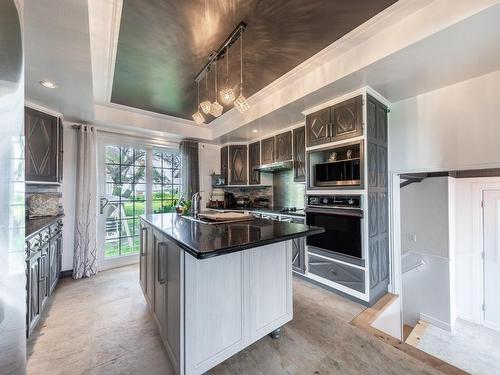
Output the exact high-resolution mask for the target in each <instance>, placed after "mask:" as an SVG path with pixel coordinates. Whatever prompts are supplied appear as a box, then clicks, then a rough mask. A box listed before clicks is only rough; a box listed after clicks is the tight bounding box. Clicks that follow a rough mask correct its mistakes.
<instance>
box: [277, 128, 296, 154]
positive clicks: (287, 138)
mask: <svg viewBox="0 0 500 375" xmlns="http://www.w3.org/2000/svg"><path fill="white" fill-rule="evenodd" d="M275 148H276V150H275V155H276V157H275V158H274V159H275V161H287V160H292V132H291V131H288V132H285V133H281V134H278V135H277V136H276V137H275Z"/></svg>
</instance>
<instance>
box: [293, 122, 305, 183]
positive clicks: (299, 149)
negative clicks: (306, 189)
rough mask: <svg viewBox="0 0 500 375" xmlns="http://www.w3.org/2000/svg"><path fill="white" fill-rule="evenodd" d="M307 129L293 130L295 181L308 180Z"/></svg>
mask: <svg viewBox="0 0 500 375" xmlns="http://www.w3.org/2000/svg"><path fill="white" fill-rule="evenodd" d="M305 138H306V128H305V127H304V126H302V127H300V128H296V129H293V180H294V181H295V182H304V181H305V180H306V139H305Z"/></svg>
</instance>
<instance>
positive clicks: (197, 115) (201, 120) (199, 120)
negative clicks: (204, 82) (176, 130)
mask: <svg viewBox="0 0 500 375" xmlns="http://www.w3.org/2000/svg"><path fill="white" fill-rule="evenodd" d="M197 85H198V106H197V107H196V113H195V114H194V115H193V120H194V122H196V123H197V124H198V125H201V124H203V123H204V122H205V118H204V117H203V115H202V114H201V113H200V111H199V108H200V83H199V82H197Z"/></svg>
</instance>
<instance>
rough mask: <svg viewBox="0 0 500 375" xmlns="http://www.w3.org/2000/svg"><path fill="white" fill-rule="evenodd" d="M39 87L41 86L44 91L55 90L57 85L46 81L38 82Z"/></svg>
mask: <svg viewBox="0 0 500 375" xmlns="http://www.w3.org/2000/svg"><path fill="white" fill-rule="evenodd" d="M40 85H42V86H43V87H45V88H46V89H56V88H57V85H56V84H55V83H54V82H51V81H46V80H43V81H40Z"/></svg>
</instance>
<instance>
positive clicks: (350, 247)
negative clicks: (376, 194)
mask: <svg viewBox="0 0 500 375" xmlns="http://www.w3.org/2000/svg"><path fill="white" fill-rule="evenodd" d="M362 221H363V210H362V207H361V196H360V195H308V196H307V208H306V224H307V225H315V226H318V227H323V228H324V229H325V232H324V233H321V234H316V235H314V236H309V237H307V240H306V243H307V245H308V246H309V250H310V251H311V250H312V251H314V249H318V250H319V251H322V254H325V253H326V254H331V255H334V254H339V255H342V256H347V257H351V258H356V259H362V228H363V226H362Z"/></svg>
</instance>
